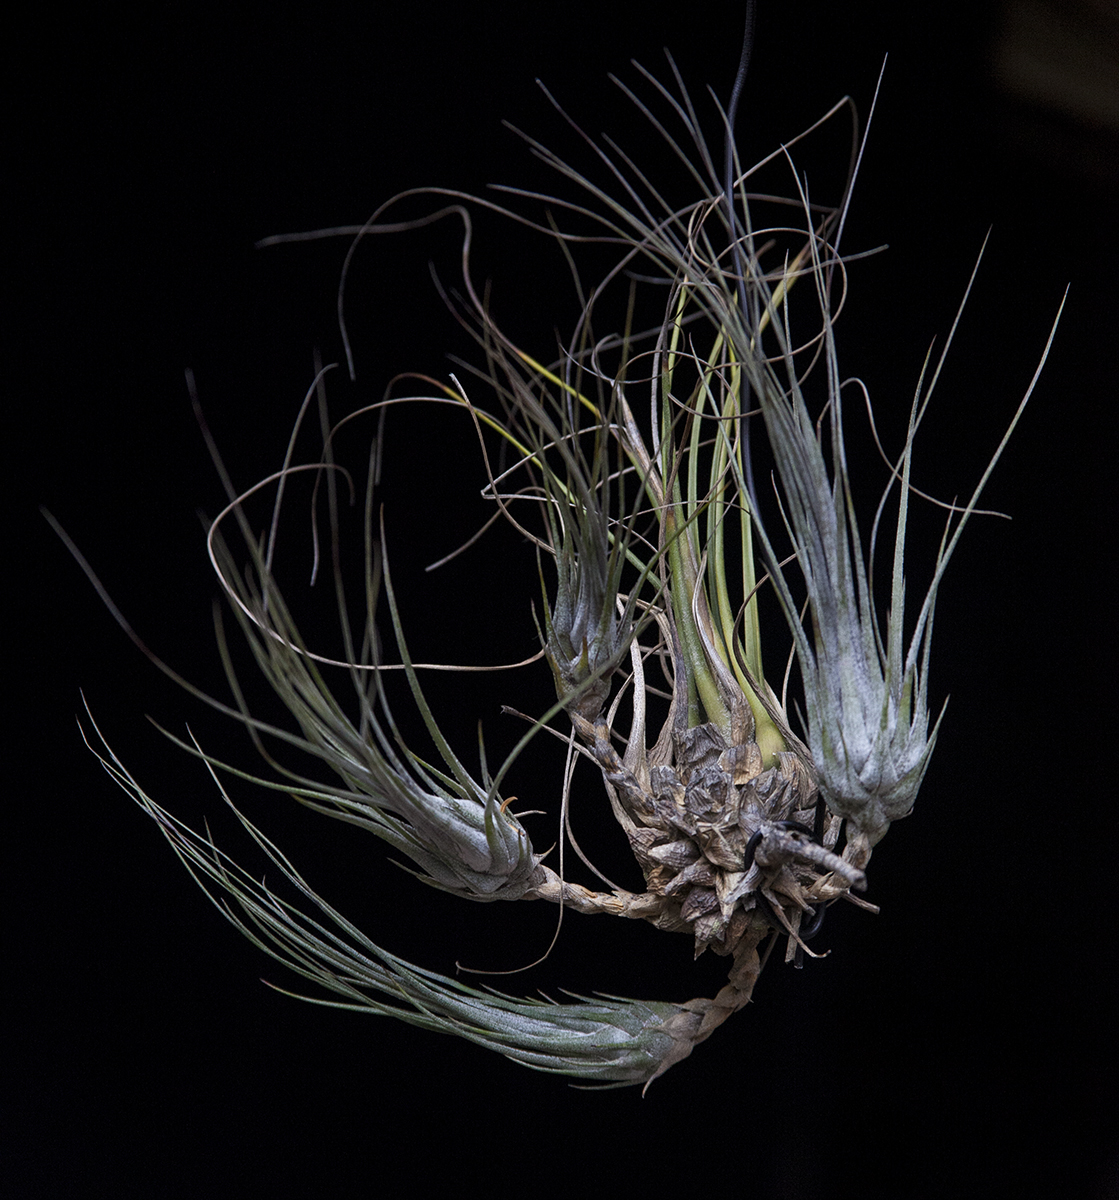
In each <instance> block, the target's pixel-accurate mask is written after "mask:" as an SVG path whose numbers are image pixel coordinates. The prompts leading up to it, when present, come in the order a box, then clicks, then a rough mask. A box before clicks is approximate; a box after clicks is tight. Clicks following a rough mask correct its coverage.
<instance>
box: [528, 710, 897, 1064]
mask: <svg viewBox="0 0 1119 1200" xmlns="http://www.w3.org/2000/svg"><path fill="white" fill-rule="evenodd" d="M568 715H569V716H570V718H571V721H572V724H573V726H574V727H575V730H576V732H577V733H578V735H579V738H580V740H581V741H582V742H583V744H584V745H585V746H586V748H587V750H588V751H589V753H590V754H591V755H592V757H593V758H594V760H595V761H596V763H597V764H598V766H599V768H600V770H601V771H602V775H603V779H604V781H605V784H606V788H607V792H608V794H609V796H610V801H611V804H612V806H613V808H614V813H615V816H616V817H617V819H618V821H619V823H620V824H621V825H622V827H623V829H625V831H626V834H627V836H628V838H629V842H630V846H631V847H632V849H633V852H634V855H635V857H636V858H637V861H638V862H639V863H640V865H641V868H642V871H643V873H644V875H645V882H646V885H647V889H648V890H647V891H645V892H644V893H633V892H625V891H622V890H620V889H616V890H614V891H611V892H594V891H591V890H590V889H588V888H585V887H581V886H580V885H578V884H572V883H567V882H565V881H563V880H561V879H560V878H559V876H557V875H556V874H555V872H553V871H552V870H551V869H550V868H547V867H544V866H541V867H540V871H541V873H542V874H543V876H544V878H543V880H542V881H541V882H540V883H539V884H537V885H536V886H535V887H533V888H532V889H531V890H530V891H529V892H527V893H526V894H525V896H524V899H526V900H532V899H542V900H551V901H553V902H557V903H562V904H565V905H568V906H570V907H572V908H574V909H576V910H577V911H579V912H582V913H602V914H608V915H611V916H619V917H629V918H632V919H636V920H644V921H649V922H650V923H651V924H653V925H654V926H656V927H657V928H658V929H663V930H668V931H673V932H683V933H689V934H691V935H692V936H693V938H694V940H695V953H696V957H697V958H698V956H699V955H700V954H702V953H703V952H704V950H707V949H711V950H713V951H714V952H715V953H716V954H719V955H726V956H729V957H731V958H732V959H733V965H732V967H731V970H730V972H729V981H728V983H727V985H726V986H725V987H724V988H722V990H721V991H720V992H719V993H718V995H717V996H715V997H714V999H710V1000H708V999H696V1000H690V1001H687V1002H685V1003H684V1004H682V1005H680V1006H679V1009H680V1011H678V1012H677V1013H676V1014H674V1015H673V1016H672V1017H671V1018H669V1020H668V1021H667V1022H666V1024H665V1027H664V1029H665V1032H667V1033H669V1034H670V1035H671V1037H672V1039H673V1048H672V1050H671V1051H670V1052H669V1053H668V1054H667V1055H666V1057H665V1058H664V1060H663V1062H662V1064H661V1065H660V1067H659V1069H658V1070H657V1071H656V1072H655V1073H654V1074H653V1075H652V1076H651V1077H650V1079H649V1082H652V1079H655V1078H656V1077H657V1076H658V1075H661V1074H663V1073H664V1071H666V1070H667V1069H668V1068H669V1067H670V1066H672V1065H673V1064H674V1063H677V1062H679V1061H680V1060H681V1059H682V1058H684V1057H686V1056H687V1055H688V1054H690V1053H691V1050H692V1048H693V1047H694V1046H696V1045H698V1044H699V1043H700V1042H702V1041H703V1040H704V1039H706V1038H707V1037H709V1036H710V1035H711V1034H712V1033H713V1032H714V1031H715V1030H716V1029H717V1028H718V1027H719V1026H720V1025H721V1024H722V1023H723V1022H724V1021H725V1020H726V1019H727V1018H728V1017H729V1016H730V1015H731V1014H732V1013H734V1012H737V1011H738V1009H740V1008H742V1007H743V1006H744V1005H745V1004H746V1003H748V1002H749V1000H750V997H751V995H752V994H753V990H754V984H755V983H756V982H757V979H758V977H759V975H760V974H761V969H762V966H763V965H764V962H765V959H766V958H768V952H767V953H766V954H765V955H764V957H763V955H762V954H760V953H759V947H760V946H761V944H762V943H763V942H764V941H765V940H766V939H767V938H769V939H772V938H774V936H775V935H778V936H779V935H780V934H781V933H784V934H785V935H787V939H788V949H787V953H786V959H792V958H794V957H797V956H798V955H800V954H805V953H807V954H809V955H812V956H813V957H816V956H815V955H814V954H813V952H812V950H810V949H809V948H808V946H807V945H806V943H805V939H804V937H802V932H801V931H802V929H804V930H805V931H807V930H808V928H809V925H811V927H812V931H813V932H814V931H815V929H818V928H819V918H821V917H822V915H823V910H824V909H825V908H826V907H827V906H828V905H830V904H832V903H833V902H834V901H835V900H837V899H840V898H841V897H845V898H848V899H852V900H854V901H855V902H856V903H858V904H859V905H860V906H861V907H864V908H867V909H870V910H871V911H877V910H876V908H875V906H874V905H871V904H868V903H867V902H866V901H863V900H861V899H858V898H856V897H853V896H852V895H851V891H852V889H856V890H862V889H864V888H865V887H866V876H865V875H864V873H863V871H862V870H861V869H860V868H859V867H857V866H854V865H853V864H852V863H851V862H850V861H848V859H847V857H844V856H840V855H838V854H836V853H835V851H834V849H832V847H834V846H835V844H836V841H837V839H838V837H839V835H840V830H841V825H842V822H841V821H840V820H839V819H838V818H836V817H835V816H834V815H830V816H829V817H828V818H826V820H825V821H824V822H823V824H824V829H823V831H822V837H821V840H820V841H816V840H815V839H814V837H813V835H812V833H811V832H810V830H809V827H808V824H807V822H815V821H816V814H817V811H818V808H819V811H821V812H822V811H823V810H822V807H820V798H819V795H818V791H817V788H816V785H815V778H814V773H813V771H812V770H811V767H810V765H809V764H808V763H807V761H806V760H805V759H804V758H802V757H801V756H800V755H799V754H797V753H793V752H783V753H781V754H780V755H778V763H777V765H775V766H773V767H770V768H768V769H763V766H762V754H761V751H760V750H759V749H758V746H757V744H756V743H755V742H754V741H753V740H750V739H746V740H742V741H739V742H738V743H737V744H729V743H728V741H727V739H726V738H725V737H724V735H723V734H722V733H721V732H720V730H719V729H718V728H717V727H716V726H715V725H714V724H712V723H707V724H704V725H699V726H696V727H694V728H691V729H688V728H686V727H685V728H680V729H677V730H675V731H674V732H673V735H672V736H671V737H669V738H668V739H666V747H667V750H668V753H667V755H666V754H665V752H664V751H663V750H662V752H661V753H660V754H659V755H658V754H657V753H656V752H654V753H653V754H652V755H649V756H642V759H643V761H642V764H641V767H639V769H638V770H637V771H634V770H631V769H629V768H628V767H627V766H626V764H625V763H624V762H623V761H622V759H621V757H620V756H619V755H618V753H617V752H616V751H615V750H614V748H613V745H612V744H611V738H610V727H609V725H608V724H607V723H606V722H605V721H604V720H601V719H600V720H598V721H596V722H592V721H590V720H588V719H587V718H586V717H584V716H582V715H580V714H579V713H578V712H576V711H573V712H570V713H569V714H568ZM665 758H667V759H668V761H662V760H663V759H665ZM860 845H861V843H860V842H859V840H858V839H853V840H852V842H851V843H849V846H848V849H849V850H851V851H853V852H855V853H857V854H859V857H860V858H863V857H864V855H863V854H862V853H861V851H860Z"/></svg>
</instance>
